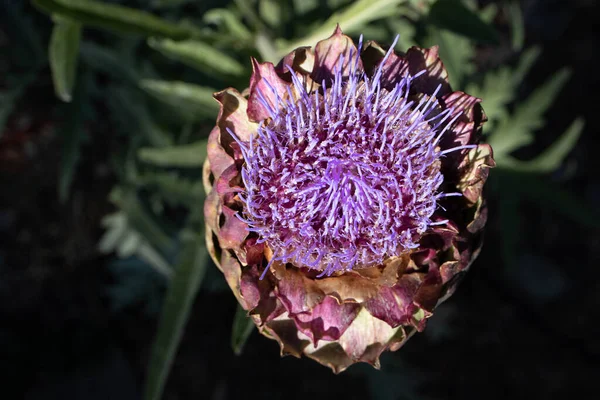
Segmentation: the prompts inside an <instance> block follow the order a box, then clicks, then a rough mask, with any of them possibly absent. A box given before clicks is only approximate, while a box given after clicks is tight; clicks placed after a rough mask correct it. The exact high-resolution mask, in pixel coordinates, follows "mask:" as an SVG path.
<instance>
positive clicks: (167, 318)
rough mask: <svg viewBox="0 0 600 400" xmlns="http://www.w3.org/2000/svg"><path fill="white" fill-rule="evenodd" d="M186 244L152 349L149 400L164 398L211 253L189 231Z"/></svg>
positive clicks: (147, 390) (200, 237) (149, 369)
mask: <svg viewBox="0 0 600 400" xmlns="http://www.w3.org/2000/svg"><path fill="white" fill-rule="evenodd" d="M182 242H183V249H182V251H181V255H180V257H179V261H178V263H177V266H176V268H175V274H174V275H173V278H172V279H171V283H170V285H169V288H168V290H167V295H166V298H165V303H164V305H163V309H162V312H161V316H160V321H159V324H158V331H157V334H156V339H155V341H154V345H153V347H152V353H151V356H150V364H149V367H148V374H147V376H146V387H145V391H144V399H145V400H159V399H160V398H161V396H162V392H163V389H164V386H165V383H166V381H167V377H168V375H169V371H170V369H171V365H172V364H173V360H174V358H175V354H176V351H177V347H178V346H179V342H180V341H181V338H182V336H183V331H184V328H185V324H186V322H187V320H188V318H189V314H190V310H191V308H192V304H193V302H194V298H195V296H196V293H197V292H198V289H199V287H200V284H201V283H202V279H203V277H204V273H205V271H206V265H207V254H208V253H207V251H206V247H204V238H203V237H202V235H197V234H195V233H191V232H185V233H184V235H183V237H182Z"/></svg>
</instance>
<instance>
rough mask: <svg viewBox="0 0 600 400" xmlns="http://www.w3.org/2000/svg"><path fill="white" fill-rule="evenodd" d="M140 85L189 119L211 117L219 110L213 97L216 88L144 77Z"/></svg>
mask: <svg viewBox="0 0 600 400" xmlns="http://www.w3.org/2000/svg"><path fill="white" fill-rule="evenodd" d="M140 87H141V88H142V89H144V90H145V91H146V92H148V93H149V94H150V95H152V96H153V97H154V98H155V99H157V100H159V101H161V102H163V103H165V104H167V105H169V106H170V107H172V108H173V110H174V111H177V112H178V113H179V114H181V116H183V117H184V118H186V119H187V120H188V121H191V120H201V119H207V118H211V119H214V118H216V116H217V113H218V112H219V104H218V103H217V101H216V100H215V99H214V98H213V93H215V92H216V90H215V89H213V88H209V87H204V86H198V85H194V84H191V83H186V82H182V81H161V80H155V79H142V80H141V81H140Z"/></svg>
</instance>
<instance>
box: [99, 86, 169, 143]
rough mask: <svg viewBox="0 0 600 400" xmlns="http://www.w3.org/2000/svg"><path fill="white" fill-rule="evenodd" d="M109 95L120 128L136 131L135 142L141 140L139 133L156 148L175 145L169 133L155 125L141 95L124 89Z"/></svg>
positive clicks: (118, 89)
mask: <svg viewBox="0 0 600 400" xmlns="http://www.w3.org/2000/svg"><path fill="white" fill-rule="evenodd" d="M109 93H110V94H109V98H110V99H111V101H110V103H109V105H108V106H109V107H110V108H111V111H112V115H115V116H116V117H117V118H118V119H119V126H121V127H127V128H128V130H132V131H134V133H135V134H134V135H133V138H134V140H139V139H138V138H140V135H139V134H138V133H141V134H142V135H143V136H145V137H146V139H147V140H148V142H149V143H150V144H152V146H154V147H164V146H170V145H172V144H173V140H172V137H171V136H170V135H169V133H168V132H165V131H164V130H163V129H162V128H161V127H160V126H158V125H157V124H156V123H155V121H154V119H153V118H152V116H151V115H150V112H149V110H148V107H147V106H146V104H145V101H144V100H145V99H144V98H143V96H141V93H138V92H134V91H132V90H128V89H127V88H123V87H118V88H116V89H111V90H110V92H109Z"/></svg>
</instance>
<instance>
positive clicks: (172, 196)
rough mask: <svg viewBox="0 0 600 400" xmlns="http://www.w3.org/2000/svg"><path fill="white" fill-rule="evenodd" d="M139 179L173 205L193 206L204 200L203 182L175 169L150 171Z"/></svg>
mask: <svg viewBox="0 0 600 400" xmlns="http://www.w3.org/2000/svg"><path fill="white" fill-rule="evenodd" d="M139 181H140V184H141V185H143V186H146V187H148V186H149V187H152V188H153V189H155V190H156V191H157V194H158V195H159V196H160V197H161V198H162V199H163V200H164V201H166V202H167V203H169V204H171V205H183V206H186V207H189V208H193V207H196V206H197V205H198V204H202V203H203V202H204V195H205V193H204V187H203V185H202V182H201V181H200V180H197V181H192V180H191V179H185V178H182V177H180V176H179V175H178V174H177V173H176V172H175V171H171V172H153V173H148V174H146V175H143V176H141V177H140V179H139Z"/></svg>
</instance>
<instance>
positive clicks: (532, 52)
mask: <svg viewBox="0 0 600 400" xmlns="http://www.w3.org/2000/svg"><path fill="white" fill-rule="evenodd" d="M541 52H542V50H541V49H540V48H539V47H537V46H532V47H530V48H528V49H526V50H525V51H523V53H521V55H520V57H519V62H518V64H517V66H516V67H515V69H514V70H513V72H512V74H511V78H510V84H511V87H518V86H520V85H521V83H522V82H523V80H524V79H525V76H526V75H527V73H528V72H529V71H530V70H531V67H533V64H534V63H535V62H536V61H537V59H538V58H539V56H540V54H541Z"/></svg>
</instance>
